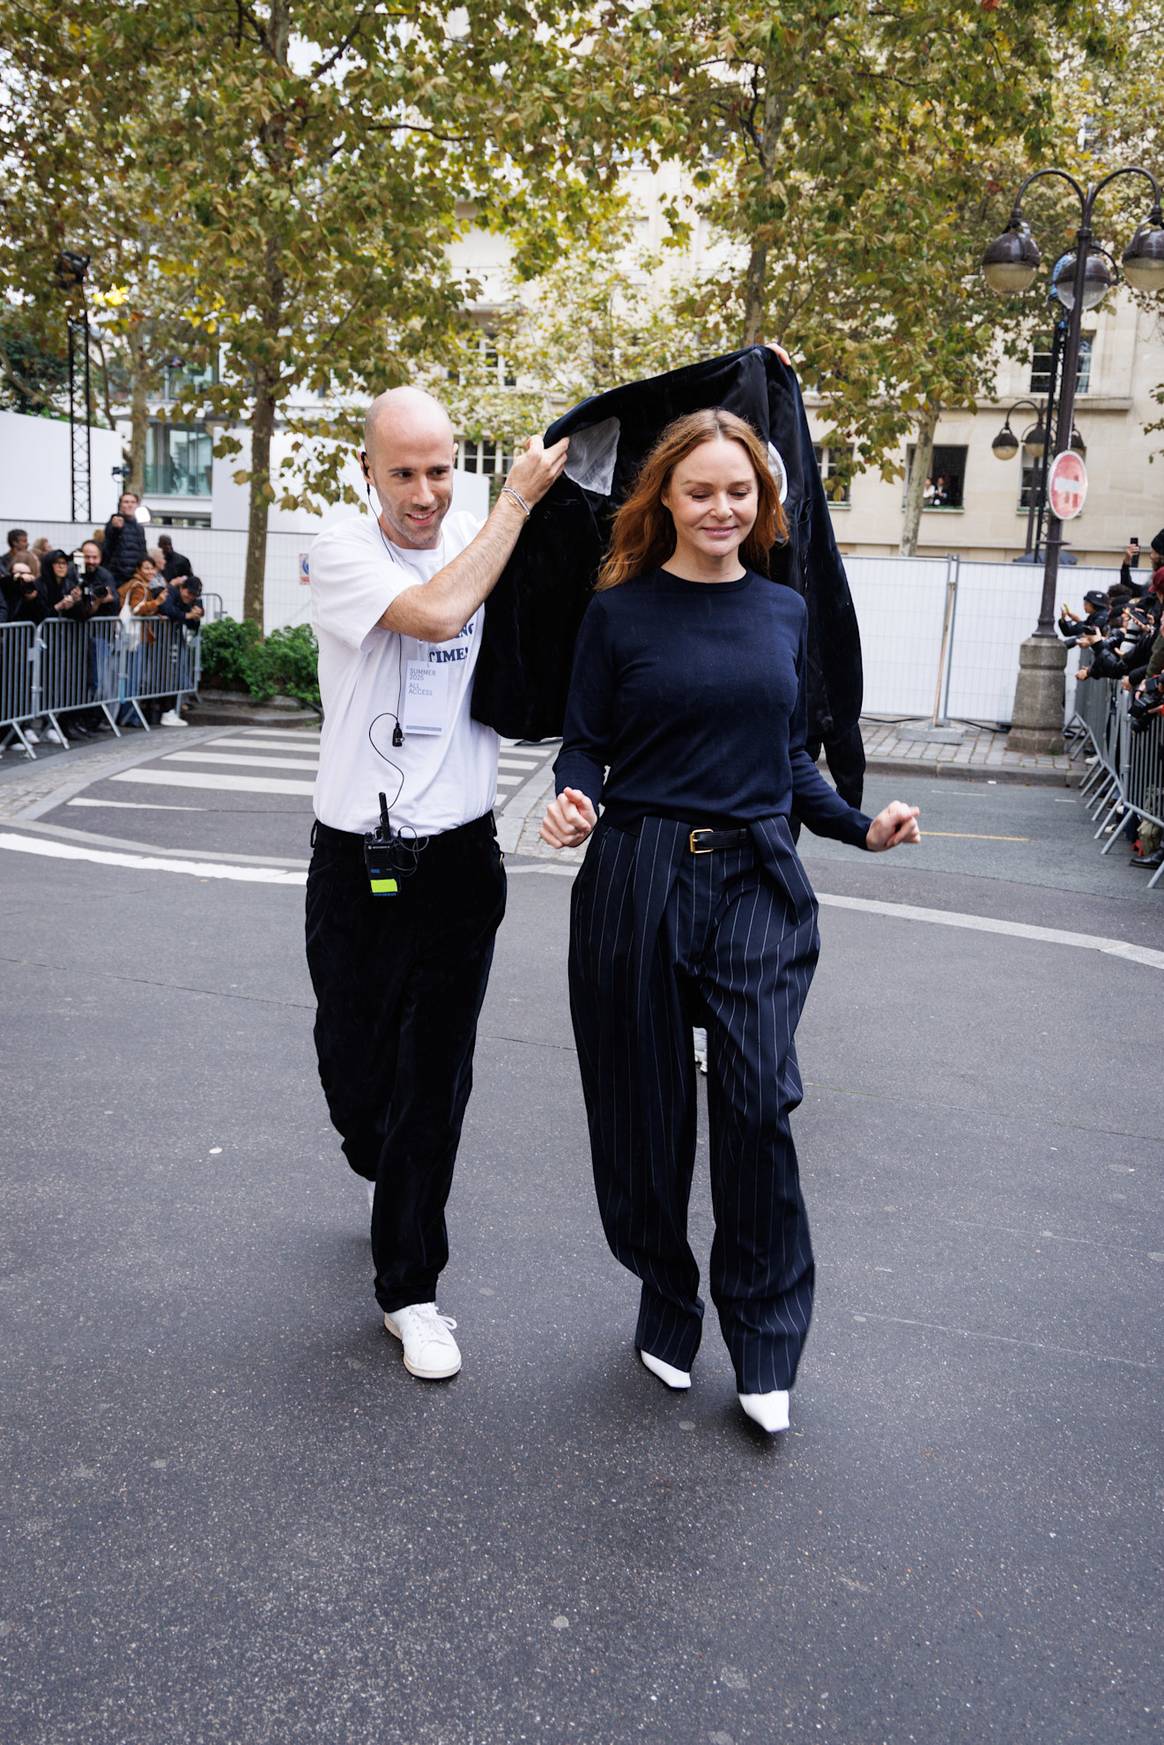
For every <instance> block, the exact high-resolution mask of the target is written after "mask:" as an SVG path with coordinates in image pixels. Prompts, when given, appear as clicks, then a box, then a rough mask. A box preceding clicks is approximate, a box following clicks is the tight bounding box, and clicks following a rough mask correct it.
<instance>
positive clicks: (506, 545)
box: [307, 388, 567, 1381]
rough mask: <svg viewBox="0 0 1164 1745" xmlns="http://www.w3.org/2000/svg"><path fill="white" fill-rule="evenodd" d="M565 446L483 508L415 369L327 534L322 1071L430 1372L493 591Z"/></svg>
mask: <svg viewBox="0 0 1164 1745" xmlns="http://www.w3.org/2000/svg"><path fill="white" fill-rule="evenodd" d="M566 446H567V445H566V443H565V442H564V441H563V442H559V443H555V444H554V445H553V447H552V448H550V449H545V448H543V446H542V442H541V439H540V437H535V438H533V439H532V440H531V442H530V444H529V447H528V449H527V451H526V453H525V454H523V455H521V456H520V457H519V458H518V459H517V460H516V461H515V462H514V466H513V470H512V472H511V473H510V474H509V477H508V479H507V480H506V483H505V485H504V486H503V487H502V493H501V496H500V497H499V499H498V501H497V503H496V505H495V507H494V508H493V510H492V512H491V514H490V515H489V517H488V519H487V520H486V521H485V523H484V524H483V525H482V524H480V523H478V522H477V520H476V519H475V518H474V517H473V516H471V515H465V514H461V513H457V514H453V513H451V512H450V506H451V503H452V490H453V454H454V441H453V429H452V425H451V424H450V423H449V419H448V416H447V414H446V413H445V412H444V410H443V409H442V408H441V407H440V406H439V405H438V404H437V402H436V401H435V400H433V399H431V398H430V396H429V395H427V394H424V393H421V392H420V391H419V390H418V389H415V388H395V389H393V390H392V391H391V392H389V393H387V394H381V395H380V397H379V399H377V400H376V401H374V402H373V404H372V406H371V408H370V410H369V412H368V417H367V421H366V424H365V427H364V449H363V451H362V452H361V457H360V459H361V465H362V466H363V469H364V476H365V479H366V480H367V482H368V488H369V501H371V495H372V491H373V489H374V490H375V493H376V496H377V498H378V500H379V501H378V504H377V505H375V507H377V508H378V510H379V513H378V515H377V516H375V517H373V516H372V515H363V516H360V517H357V518H353V519H352V520H349V521H344V522H341V523H339V524H337V525H336V526H334V527H329V528H328V529H327V530H326V531H325V532H324V533H321V534H320V535H319V537H318V538H317V539H316V541H315V543H314V544H313V546H312V548H311V556H310V573H311V595H312V608H313V615H314V620H315V629H316V634H317V636H318V639H319V688H320V693H321V695H322V699H323V710H324V720H323V733H322V737H321V744H320V756H319V775H318V778H317V780H316V784H315V814H316V825H315V829H314V831H313V833H312V842H313V851H312V857H311V867H310V871H309V872H308V875H307V961H308V966H309V968H310V971H311V979H312V982H313V984H314V987H315V994H316V1000H317V1002H318V1011H317V1016H316V1021H315V1044H316V1051H317V1054H318V1057H319V1074H320V1079H321V1080H322V1083H323V1089H324V1095H325V1096H326V1098H327V1106H328V1112H329V1114H330V1116H331V1119H332V1122H333V1124H334V1126H335V1127H336V1129H337V1130H338V1132H339V1134H340V1136H341V1139H342V1141H343V1149H344V1152H345V1155H346V1156H347V1159H348V1162H349V1163H350V1164H351V1167H352V1169H353V1170H355V1172H356V1173H357V1175H360V1176H363V1177H364V1178H365V1179H366V1180H367V1182H368V1183H369V1191H370V1194H371V1197H372V1256H373V1260H374V1262H375V1267H376V1299H377V1302H378V1303H379V1305H380V1307H381V1309H382V1310H383V1311H384V1325H385V1326H386V1327H387V1329H388V1331H389V1332H390V1333H393V1334H395V1335H396V1337H397V1338H398V1339H400V1340H401V1342H402V1344H403V1348H404V1362H405V1364H406V1365H407V1367H408V1369H409V1370H410V1371H411V1373H412V1374H413V1375H416V1376H419V1377H421V1378H422V1379H423V1380H427V1381H436V1380H441V1379H443V1378H444V1377H446V1376H450V1375H455V1374H456V1372H457V1370H458V1369H459V1368H460V1366H461V1354H460V1351H459V1350H458V1349H457V1343H456V1341H455V1339H454V1338H453V1335H452V1330H451V1329H452V1327H453V1326H455V1322H450V1320H449V1318H448V1317H447V1316H444V1315H441V1314H440V1313H439V1312H438V1310H437V1306H436V1286H437V1279H438V1277H439V1275H440V1273H441V1270H442V1269H443V1267H444V1265H445V1262H446V1261H447V1259H448V1237H447V1232H446V1229H445V1216H444V1211H445V1203H446V1201H447V1199H448V1195H449V1188H450V1186H451V1183H452V1177H453V1163H454V1160H455V1157H456V1151H457V1144H458V1141H459V1139H460V1134H461V1123H462V1120H463V1118H464V1113H465V1105H466V1102H467V1101H468V1096H469V1090H470V1087H471V1085H472V1074H473V1047H474V1043H475V1041H476V1034H477V1018H478V1015H479V1013H480V1010H481V1003H482V1001H483V999H484V997H485V986H486V982H487V981H488V978H489V969H490V965H491V963H492V960H493V941H494V936H495V934H496V932H497V928H498V926H499V925H500V922H501V918H502V915H503V914H504V912H505V872H504V869H503V866H502V862H501V852H500V850H499V848H498V846H497V837H496V831H495V829H494V825H493V813H492V807H493V801H494V798H495V794H496V774H497V750H498V740H497V736H496V734H495V733H494V732H493V731H492V730H491V729H490V728H487V727H483V726H482V725H481V724H480V723H479V722H477V721H474V720H473V718H472V715H471V714H470V703H471V699H472V687H473V670H474V667H475V666H476V662H477V654H478V650H479V647H480V641H481V628H482V622H483V618H484V613H483V611H482V604H483V602H484V600H485V599H486V598H487V596H488V595H489V593H490V592H491V590H492V588H493V586H494V583H495V582H496V581H497V578H498V577H499V576H500V574H501V571H502V570H503V568H504V567H505V564H506V561H507V559H508V558H509V555H510V553H511V552H512V550H513V548H514V546H515V545H516V544H517V540H518V536H519V534H520V533H521V530H522V527H523V526H524V524H525V521H526V519H527V518H528V515H529V511H530V507H531V506H532V505H533V504H534V503H536V502H538V501H539V500H540V498H541V497H543V496H544V495H545V493H546V492H547V491H548V490H549V488H550V486H551V484H552V483H553V481H554V480H555V479H556V478H557V477H558V475H559V473H560V472H561V471H562V469H563V467H564V465H565V459H566ZM381 794H382V795H383V796H384V803H385V806H386V809H387V813H388V816H389V820H390V822H389V827H388V829H386V830H383V829H382V809H381V803H380V798H379V796H380V795H381ZM378 828H380V829H381V836H380V839H379V840H378V841H377V840H376V839H375V833H376V832H377V830H378ZM369 837H371V838H372V841H371V844H370V845H368V843H367V842H366V839H367V838H369Z"/></svg>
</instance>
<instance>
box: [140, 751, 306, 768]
mask: <svg viewBox="0 0 1164 1745" xmlns="http://www.w3.org/2000/svg"><path fill="white" fill-rule="evenodd" d="M163 761H164V762H165V763H224V764H250V765H251V766H252V767H257V768H258V769H318V768H319V759H318V758H317V757H316V758H306V757H265V756H264V757H247V756H246V755H245V753H242V752H237V751H169V752H167V753H166V755H165V758H164V760H163Z"/></svg>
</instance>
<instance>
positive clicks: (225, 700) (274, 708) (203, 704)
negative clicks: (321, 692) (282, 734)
mask: <svg viewBox="0 0 1164 1745" xmlns="http://www.w3.org/2000/svg"><path fill="white" fill-rule="evenodd" d="M190 715H191V722H190V725H191V726H192V727H318V726H319V724H320V722H321V721H322V720H323V717H322V715H318V714H316V712H315V710H314V709H305V708H304V707H302V705H300V704H298V703H296V704H293V705H292V706H291V707H288V706H286V705H282V706H280V705H279V704H278V703H276V702H270V703H251V702H248V701H247V700H246V699H245V698H242V697H238V696H235V695H233V694H232V693H231V692H229V691H200V692H199V693H198V699H197V702H196V704H194V706H193V707H192V708H191V710H190Z"/></svg>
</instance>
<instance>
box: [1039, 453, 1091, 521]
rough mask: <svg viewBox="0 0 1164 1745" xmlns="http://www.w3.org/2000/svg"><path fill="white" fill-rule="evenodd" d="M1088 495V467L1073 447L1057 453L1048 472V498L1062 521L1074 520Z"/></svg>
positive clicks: (1052, 510) (1055, 513) (1052, 511)
mask: <svg viewBox="0 0 1164 1745" xmlns="http://www.w3.org/2000/svg"><path fill="white" fill-rule="evenodd" d="M1086 497H1087V468H1086V466H1085V465H1084V463H1083V456H1082V455H1080V454H1076V453H1075V452H1074V450H1073V449H1066V450H1064V452H1063V453H1062V454H1057V455H1056V456H1055V458H1054V460H1053V461H1052V462H1051V470H1050V472H1049V473H1048V474H1047V499H1048V501H1049V503H1050V505H1051V513H1052V514H1053V515H1057V516H1058V517H1059V519H1060V521H1072V520H1074V518H1075V516H1076V515H1078V513H1079V511H1080V510H1081V509H1082V507H1083V504H1084V501H1085V499H1086Z"/></svg>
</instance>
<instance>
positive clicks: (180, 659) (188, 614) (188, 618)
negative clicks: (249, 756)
mask: <svg viewBox="0 0 1164 1745" xmlns="http://www.w3.org/2000/svg"><path fill="white" fill-rule="evenodd" d="M157 615H158V617H159V618H166V619H168V620H169V621H170V623H172V624H180V625H181V626H182V632H183V634H182V637H181V639H180V640H179V641H178V643H177V645H176V647H175V651H174V656H175V660H174V664H175V671H176V678H177V686H176V692H175V695H174V696H172V697H169V698H167V699H165V703H164V707H163V709H162V714H161V716H160V718H159V725H160V726H162V727H189V725H190V723H189V722H188V721H184V720H183V719H182V716H181V714H180V712H179V711H180V707H181V702H182V695H183V692H185V691H188V690H189V689H190V688H191V687H190V685H189V684H188V683H186V680H187V679H188V677H189V671H190V660H189V655H188V653H187V643H186V639H187V637H189V638H193V637H195V636H197V634H198V632H199V630H200V629H201V626H202V618H203V605H202V583H201V582H200V581H199V579H198V577H197V576H182V577H180V578H179V580H178V581H177V582H176V583H174V584H173V585H172V586H170V587H168V588H167V589H166V591H165V593H164V594H163V595H162V597H161V601H160V603H159V605H158V611H157Z"/></svg>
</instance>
